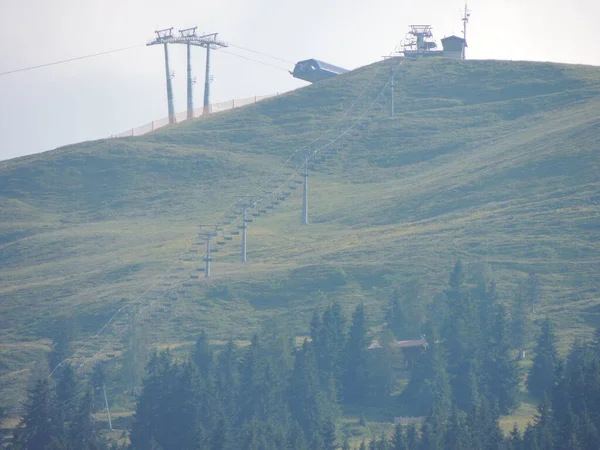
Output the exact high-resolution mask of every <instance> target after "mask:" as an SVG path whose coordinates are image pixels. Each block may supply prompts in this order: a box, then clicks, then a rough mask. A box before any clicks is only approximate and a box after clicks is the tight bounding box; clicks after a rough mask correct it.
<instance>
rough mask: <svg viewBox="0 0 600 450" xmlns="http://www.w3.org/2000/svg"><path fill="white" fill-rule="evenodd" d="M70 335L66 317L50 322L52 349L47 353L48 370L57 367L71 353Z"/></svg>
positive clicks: (70, 331) (70, 329)
mask: <svg viewBox="0 0 600 450" xmlns="http://www.w3.org/2000/svg"><path fill="white" fill-rule="evenodd" d="M72 335H73V330H72V327H71V325H70V323H69V321H68V320H67V319H65V318H62V319H58V320H57V321H55V322H54V323H53V324H52V327H51V336H50V337H51V339H52V349H51V350H50V353H48V365H49V366H50V372H52V371H54V370H55V369H56V368H57V367H59V365H60V363H62V362H63V361H65V360H66V359H67V358H68V357H69V356H70V355H71V350H70V348H71V338H72V337H73V336H72Z"/></svg>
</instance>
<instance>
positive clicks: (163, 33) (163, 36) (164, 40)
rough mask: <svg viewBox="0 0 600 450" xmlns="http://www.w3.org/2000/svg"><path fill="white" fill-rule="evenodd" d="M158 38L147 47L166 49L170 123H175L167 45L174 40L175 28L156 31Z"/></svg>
mask: <svg viewBox="0 0 600 450" xmlns="http://www.w3.org/2000/svg"><path fill="white" fill-rule="evenodd" d="M155 33H156V38H155V39H154V40H152V41H150V42H148V43H147V44H146V45H148V46H150V45H163V46H164V48H165V72H166V76H167V106H168V111H169V123H175V121H176V119H175V107H174V105H173V86H172V84H171V78H172V75H171V70H170V69H169V49H168V47H167V44H168V43H170V41H171V40H172V39H173V27H171V28H165V29H164V30H156V31H155Z"/></svg>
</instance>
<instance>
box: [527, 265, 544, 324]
mask: <svg viewBox="0 0 600 450" xmlns="http://www.w3.org/2000/svg"><path fill="white" fill-rule="evenodd" d="M525 295H526V298H527V302H528V303H529V306H530V307H531V313H532V314H535V308H536V306H537V305H538V304H539V303H540V301H541V298H542V284H541V282H540V279H539V277H538V276H537V275H536V274H535V273H530V274H529V277H528V278H527V281H526V282H525Z"/></svg>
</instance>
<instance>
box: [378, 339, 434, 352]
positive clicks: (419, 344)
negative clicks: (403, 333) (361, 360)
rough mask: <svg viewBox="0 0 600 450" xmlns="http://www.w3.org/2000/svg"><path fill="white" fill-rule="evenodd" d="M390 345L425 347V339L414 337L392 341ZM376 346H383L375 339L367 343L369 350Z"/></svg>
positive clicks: (396, 346)
mask: <svg viewBox="0 0 600 450" xmlns="http://www.w3.org/2000/svg"><path fill="white" fill-rule="evenodd" d="M391 346H392V347H394V348H416V347H427V341H426V340H424V339H415V340H412V341H393V342H392V343H391ZM376 348H383V346H382V345H381V343H380V342H379V341H378V340H377V339H375V340H374V341H373V342H371V345H369V350H373V349H376Z"/></svg>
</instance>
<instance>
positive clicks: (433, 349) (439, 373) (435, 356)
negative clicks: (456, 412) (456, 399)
mask: <svg viewBox="0 0 600 450" xmlns="http://www.w3.org/2000/svg"><path fill="white" fill-rule="evenodd" d="M436 341H437V340H436V338H435V335H433V336H431V340H429V341H428V346H427V349H426V350H425V352H424V353H423V354H422V355H421V356H420V357H419V358H417V360H416V361H415V364H414V367H413V371H412V373H411V378H410V381H409V383H408V385H407V386H406V388H405V390H404V391H403V393H402V396H401V401H402V403H403V405H405V408H408V409H409V410H410V413H411V414H414V415H420V416H424V415H427V414H430V413H431V411H432V410H433V407H434V405H437V409H438V412H439V413H441V414H443V415H444V416H445V417H447V414H448V413H449V412H450V406H451V389H450V381H449V378H448V372H447V370H446V367H447V363H446V356H445V354H444V351H443V348H442V346H441V344H439V343H437V342H436Z"/></svg>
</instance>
